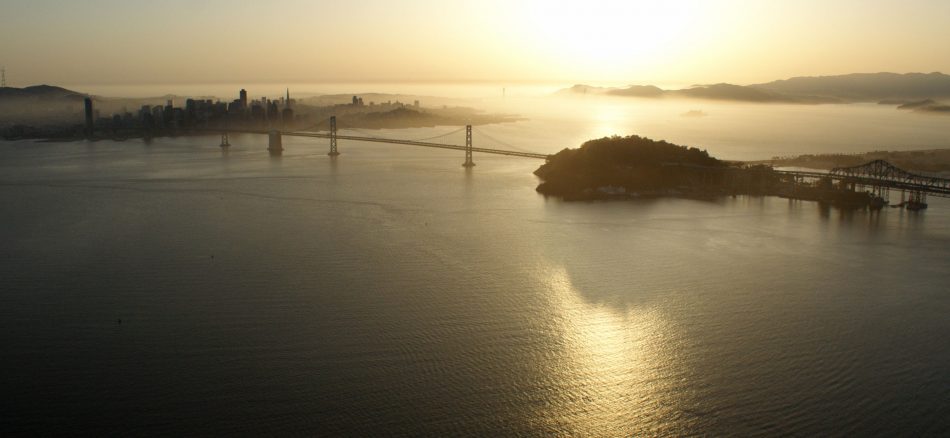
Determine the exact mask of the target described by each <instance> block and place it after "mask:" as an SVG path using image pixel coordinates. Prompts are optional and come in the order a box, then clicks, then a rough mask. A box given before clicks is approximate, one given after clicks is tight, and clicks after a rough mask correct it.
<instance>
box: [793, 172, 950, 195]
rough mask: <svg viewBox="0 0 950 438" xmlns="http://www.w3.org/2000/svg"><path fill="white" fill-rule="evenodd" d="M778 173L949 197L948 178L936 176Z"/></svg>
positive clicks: (949, 185)
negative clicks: (912, 177)
mask: <svg viewBox="0 0 950 438" xmlns="http://www.w3.org/2000/svg"><path fill="white" fill-rule="evenodd" d="M775 173H778V174H780V175H789V176H793V177H798V178H815V179H819V178H830V179H832V180H837V181H847V182H850V183H854V184H856V185H859V186H866V187H886V188H888V189H892V190H906V191H908V192H920V193H926V194H927V195H929V196H937V197H941V198H950V180H948V179H945V178H936V177H919V178H918V179H905V180H901V179H891V178H886V179H882V178H874V177H870V176H856V175H847V174H839V173H834V172H808V171H795V170H776V171H775Z"/></svg>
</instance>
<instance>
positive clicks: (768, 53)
mask: <svg viewBox="0 0 950 438" xmlns="http://www.w3.org/2000/svg"><path fill="white" fill-rule="evenodd" d="M394 8H395V6H393V5H391V4H389V3H386V2H382V1H379V0H362V1H356V2H348V3H347V4H330V3H324V2H317V3H313V2H303V1H297V0H283V1H279V2H271V3H269V4H267V5H250V4H240V5H234V4H231V3H227V2H221V1H208V2H202V3H200V4H191V3H188V2H180V1H172V2H169V3H163V4H161V5H158V4H148V3H139V2H118V1H114V0H95V1H92V2H86V3H83V4H72V3H69V4H60V3H59V2H53V1H50V0H40V1H31V2H27V1H22V0H13V1H11V2H8V4H7V5H5V6H4V12H5V13H4V14H3V17H2V18H0V64H2V65H4V66H5V67H6V68H7V82H8V84H9V85H11V86H24V85H30V84H37V83H54V84H55V83H60V84H62V83H68V84H77V83H78V84H106V83H107V84H143V83H166V82H168V83H222V82H225V83H236V82H243V83H255V82H286V83H307V82H341V81H349V82H379V81H396V82H403V81H457V82H466V81H486V82H490V81H504V82H519V81H520V82H532V81H547V82H553V81H585V82H595V81H600V82H614V83H659V84H691V83H713V82H732V83H741V84H748V83H757V82H766V81H771V80H774V79H780V78H787V77H793V76H815V75H833V74H845V73H853V72H878V71H894V72H899V73H905V72H932V71H944V72H946V71H950V59H948V58H946V57H945V56H941V54H942V53H943V52H944V49H943V44H944V43H943V42H944V41H946V40H947V39H948V38H950V30H947V29H946V27H945V26H943V25H942V24H941V23H942V21H943V20H944V19H945V18H946V17H948V16H950V4H948V3H946V2H941V1H938V0H913V1H910V2H896V1H891V0H876V1H872V2H866V1H865V2H858V1H854V0H845V1H838V2H835V3H834V4H826V2H818V1H813V0H807V1H799V2H782V3H776V2H772V3H769V4H763V3H761V2H757V3H751V2H744V1H740V0H720V1H715V2H698V1H676V2H664V3H654V2H619V1H595V2H592V3H587V4H585V5H572V4H561V3H557V4H551V3H546V2H518V3H517V4H504V3H502V2H497V1H486V2H454V3H452V4H450V5H443V4H441V3H437V2H434V1H428V0H414V1H409V2H406V3H404V4H400V5H399V7H398V12H399V13H398V15H396V14H394V13H395V12H396V11H395V9H394ZM393 17H398V19H394V18H393Z"/></svg>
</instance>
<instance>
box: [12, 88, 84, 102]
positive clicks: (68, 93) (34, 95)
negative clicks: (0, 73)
mask: <svg viewBox="0 0 950 438" xmlns="http://www.w3.org/2000/svg"><path fill="white" fill-rule="evenodd" d="M85 97H86V95H85V94H82V93H79V92H76V91H72V90H67V89H65V88H61V87H54V86H52V85H33V86H30V87H25V88H16V87H2V88H0V103H6V102H9V100H13V99H30V100H56V99H64V100H70V101H77V102H82V100H83V99H84V98H85Z"/></svg>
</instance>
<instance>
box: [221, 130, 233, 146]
mask: <svg viewBox="0 0 950 438" xmlns="http://www.w3.org/2000/svg"><path fill="white" fill-rule="evenodd" d="M221 147H223V148H229V147H231V143H230V142H228V133H227V132H222V133H221Z"/></svg>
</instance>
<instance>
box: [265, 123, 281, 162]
mask: <svg viewBox="0 0 950 438" xmlns="http://www.w3.org/2000/svg"><path fill="white" fill-rule="evenodd" d="M267 151H268V152H270V154H271V156H275V157H277V156H280V155H282V154H283V152H284V142H283V140H282V139H281V135H280V131H278V130H272V131H271V132H270V133H269V134H268V143H267Z"/></svg>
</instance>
